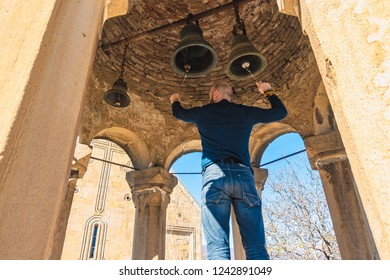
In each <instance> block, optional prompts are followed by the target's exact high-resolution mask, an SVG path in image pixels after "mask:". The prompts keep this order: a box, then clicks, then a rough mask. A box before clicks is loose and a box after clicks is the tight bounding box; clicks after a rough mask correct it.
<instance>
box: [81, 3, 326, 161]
mask: <svg viewBox="0 0 390 280" xmlns="http://www.w3.org/2000/svg"><path fill="white" fill-rule="evenodd" d="M230 2H231V0H159V1H157V0H143V1H141V0H133V1H129V3H130V6H129V12H128V14H126V15H123V16H119V17H115V18H110V19H108V20H106V22H105V23H104V27H103V32H102V36H101V41H100V45H99V47H98V49H97V52H96V57H95V60H94V65H93V73H92V78H91V81H90V85H89V89H88V93H87V97H86V102H85V105H84V110H83V115H82V119H81V130H80V139H81V142H84V143H89V142H90V141H91V140H92V138H94V137H95V135H96V134H97V133H98V132H99V131H102V130H104V129H107V128H110V127H121V128H125V129H127V130H129V131H133V132H136V133H137V135H138V136H139V137H140V138H141V139H142V140H143V141H145V143H146V144H147V145H148V146H149V147H150V149H151V150H154V151H155V153H156V154H158V153H164V151H161V147H160V145H167V146H172V148H173V147H174V146H175V145H177V144H179V143H181V142H182V141H184V138H185V139H196V138H197V137H199V136H198V134H197V132H196V130H193V129H192V128H193V127H192V126H188V125H187V124H184V123H182V122H178V121H177V120H175V119H174V118H173V117H172V115H171V104H170V102H169V96H170V95H171V94H173V93H181V94H182V100H183V104H184V106H186V107H191V106H200V105H202V104H205V103H207V101H208V91H209V89H210V87H211V85H212V84H213V83H214V82H215V81H216V80H225V81H228V82H230V83H231V84H232V85H233V86H234V88H235V92H236V94H237V96H235V97H234V98H233V102H236V103H242V104H246V105H255V106H260V107H263V106H265V107H266V106H267V105H266V104H265V103H264V102H263V100H262V99H261V98H260V96H259V94H258V93H257V89H256V86H255V83H254V80H253V78H252V77H250V76H249V77H248V78H247V79H244V80H239V81H238V80H231V79H230V78H228V77H227V76H226V65H227V62H228V57H229V54H230V50H231V42H232V39H233V34H232V30H233V25H234V23H235V22H236V21H235V19H236V18H235V13H234V9H233V6H231V8H230V9H227V10H224V11H222V12H219V13H214V14H212V15H211V16H208V17H205V18H201V19H199V26H200V27H201V28H202V31H203V35H204V38H205V40H207V41H208V42H209V43H210V44H211V45H212V46H213V48H214V49H215V51H216V53H217V54H218V57H219V61H218V64H217V65H216V67H215V68H214V69H213V71H212V72H210V73H209V74H208V75H206V76H205V77H198V78H189V77H187V78H186V79H185V80H184V82H183V78H184V77H183V76H181V75H179V74H177V73H176V72H174V71H173V69H172V68H171V64H170V60H171V56H172V53H173V51H174V49H175V47H176V46H177V45H178V44H179V41H180V40H179V32H180V30H181V29H182V27H183V26H184V25H183V26H174V25H173V26H172V28H170V29H168V30H164V31H161V32H157V33H152V34H147V35H145V36H141V37H139V38H137V39H134V40H130V41H129V48H128V52H127V56H126V64H125V75H124V79H125V81H126V82H127V83H128V86H129V94H130V97H131V103H130V106H128V107H126V108H114V107H111V106H109V105H108V104H107V103H105V102H104V101H103V96H104V92H105V91H107V90H108V89H110V88H111V86H112V84H113V82H114V81H115V80H116V79H118V77H119V74H120V66H121V62H122V57H123V50H124V46H123V45H112V43H114V42H117V41H119V40H122V39H124V38H128V37H131V36H134V35H137V34H140V33H143V32H147V31H149V30H152V29H155V28H158V27H161V26H164V25H167V24H170V23H175V22H177V21H179V20H182V19H185V18H186V17H187V15H188V14H190V13H191V14H194V15H196V14H199V13H202V12H204V11H207V10H210V9H213V8H216V7H218V6H221V5H224V4H227V3H230ZM239 15H240V17H241V19H242V20H243V21H244V23H245V27H246V31H247V35H248V37H249V39H250V41H251V42H252V44H253V45H254V46H255V47H256V48H257V49H258V51H259V52H260V53H261V54H262V55H263V56H264V57H265V58H266V59H267V62H268V66H267V67H266V68H265V70H264V71H263V72H262V73H260V74H259V75H258V76H257V77H256V79H258V80H263V81H267V82H270V83H271V85H272V86H273V87H274V88H277V89H282V90H283V91H282V93H281V98H282V100H283V101H284V102H285V104H286V106H287V108H288V110H289V116H288V118H286V119H285V120H284V121H283V122H286V123H287V124H288V125H290V126H291V127H293V129H295V130H297V131H298V132H300V133H301V135H305V134H310V133H311V132H310V131H311V130H312V119H313V114H312V112H313V100H314V95H315V92H316V90H317V88H318V85H319V83H320V80H321V79H320V75H319V72H318V67H317V65H316V61H315V58H314V55H313V52H312V50H311V46H310V42H309V40H308V38H307V36H305V35H303V33H302V30H301V26H300V23H299V20H298V19H297V18H296V17H293V16H289V15H285V14H281V13H279V11H278V6H277V4H276V0H254V1H247V2H246V3H244V4H240V5H239ZM102 46H106V47H107V46H109V47H108V48H106V47H104V50H103V48H102ZM183 131H185V133H187V134H186V135H184V134H183ZM161 141H166V143H165V144H164V143H162V142H161ZM175 143H176V144H175ZM166 152H168V151H166ZM152 153H153V152H152ZM165 156H166V155H162V154H161V155H159V156H156V158H158V157H160V158H161V159H160V160H162V159H163V158H164V157H165Z"/></svg>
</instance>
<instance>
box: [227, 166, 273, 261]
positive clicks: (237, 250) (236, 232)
mask: <svg viewBox="0 0 390 280" xmlns="http://www.w3.org/2000/svg"><path fill="white" fill-rule="evenodd" d="M253 171H254V177H255V183H256V188H257V192H258V194H259V196H260V199H261V193H262V191H263V189H264V185H265V181H266V180H267V177H268V169H263V168H259V167H254V168H253ZM232 232H233V244H234V259H235V260H245V259H246V256H245V250H244V247H243V246H242V240H241V234H240V229H239V227H238V223H237V220H236V215H235V214H234V210H233V207H232Z"/></svg>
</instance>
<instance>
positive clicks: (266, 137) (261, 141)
mask: <svg viewBox="0 0 390 280" xmlns="http://www.w3.org/2000/svg"><path fill="white" fill-rule="evenodd" d="M289 132H297V130H296V129H294V128H293V127H292V126H290V125H287V124H283V123H280V122H275V123H271V124H268V125H266V126H263V127H261V128H259V129H257V130H256V131H254V132H253V133H252V135H251V137H250V139H249V155H250V157H251V164H252V166H258V165H259V162H260V160H261V157H262V155H263V153H264V151H265V149H266V148H267V147H268V145H269V144H270V143H271V142H272V141H273V140H275V139H276V138H278V137H279V136H281V135H283V134H286V133H289ZM297 133H298V132H297Z"/></svg>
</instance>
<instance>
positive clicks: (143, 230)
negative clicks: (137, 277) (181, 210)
mask: <svg viewBox="0 0 390 280" xmlns="http://www.w3.org/2000/svg"><path fill="white" fill-rule="evenodd" d="M126 179H127V181H128V183H129V185H130V188H131V192H132V196H133V201H134V204H135V207H136V212H135V221H134V242H133V259H134V260H163V259H165V235H166V209H167V206H168V204H169V202H170V194H171V193H172V190H173V188H174V187H175V186H176V185H177V178H176V177H175V176H173V175H172V174H170V173H169V172H168V171H166V170H165V169H163V168H160V167H152V168H148V169H144V170H140V171H132V172H129V173H127V175H126Z"/></svg>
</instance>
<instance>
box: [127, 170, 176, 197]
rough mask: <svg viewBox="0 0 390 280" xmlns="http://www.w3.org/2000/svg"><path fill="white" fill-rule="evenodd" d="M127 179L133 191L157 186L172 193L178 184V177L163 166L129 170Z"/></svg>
mask: <svg viewBox="0 0 390 280" xmlns="http://www.w3.org/2000/svg"><path fill="white" fill-rule="evenodd" d="M126 180H127V182H128V183H129V185H130V188H131V190H132V192H134V191H139V190H143V189H149V188H156V187H157V188H160V189H162V190H164V191H165V192H167V193H168V194H170V193H172V191H173V188H174V187H175V186H176V185H177V178H176V177H175V176H173V175H172V174H171V173H169V172H168V171H167V170H165V169H164V168H161V167H152V168H147V169H143V170H137V171H131V172H128V173H127V174H126Z"/></svg>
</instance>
